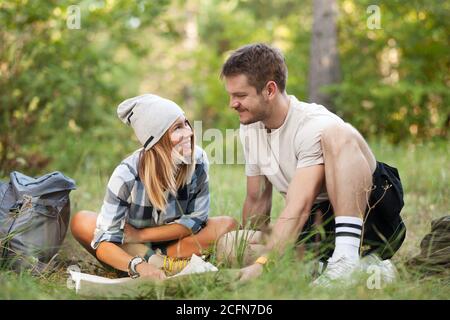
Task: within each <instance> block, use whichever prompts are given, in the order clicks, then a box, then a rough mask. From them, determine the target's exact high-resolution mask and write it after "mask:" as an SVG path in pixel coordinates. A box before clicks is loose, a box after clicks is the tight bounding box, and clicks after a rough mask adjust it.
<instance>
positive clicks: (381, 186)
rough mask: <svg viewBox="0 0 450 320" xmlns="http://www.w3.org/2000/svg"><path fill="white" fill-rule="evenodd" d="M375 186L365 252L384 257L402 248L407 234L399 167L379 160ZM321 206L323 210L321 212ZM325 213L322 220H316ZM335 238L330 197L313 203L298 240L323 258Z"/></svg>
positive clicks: (328, 254)
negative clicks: (401, 212) (316, 222)
mask: <svg viewBox="0 0 450 320" xmlns="http://www.w3.org/2000/svg"><path fill="white" fill-rule="evenodd" d="M372 177H373V186H372V191H371V193H370V197H369V205H370V206H368V208H367V209H366V211H365V216H364V221H365V222H364V232H363V236H362V238H363V245H362V248H361V249H362V255H363V256H364V255H367V254H370V253H376V254H378V255H379V256H380V257H381V258H382V259H389V258H391V257H392V256H393V255H394V254H395V252H397V250H398V249H399V248H400V246H401V245H402V243H403V241H404V240H405V236H406V227H405V225H404V223H403V220H402V218H401V217H400V211H401V210H402V208H403V205H404V202H403V188H402V184H401V181H400V176H399V174H398V171H397V169H396V168H393V167H391V166H389V165H387V164H385V163H382V162H377V167H376V169H375V172H374V173H373V176H372ZM318 210H320V212H318ZM317 214H321V221H322V223H321V224H320V225H319V226H317V225H315V224H314V222H315V220H316V218H317V217H316V215H317ZM334 240H335V223H334V212H333V207H332V206H331V203H330V201H325V202H321V203H319V204H316V205H314V206H313V208H312V210H311V215H310V216H309V218H308V220H307V222H306V223H305V226H304V227H303V231H302V232H301V234H300V235H299V238H298V243H299V244H300V243H303V244H305V245H306V248H307V249H314V250H316V253H317V254H318V256H319V258H320V259H322V260H326V259H328V258H329V257H331V255H332V254H333V251H334Z"/></svg>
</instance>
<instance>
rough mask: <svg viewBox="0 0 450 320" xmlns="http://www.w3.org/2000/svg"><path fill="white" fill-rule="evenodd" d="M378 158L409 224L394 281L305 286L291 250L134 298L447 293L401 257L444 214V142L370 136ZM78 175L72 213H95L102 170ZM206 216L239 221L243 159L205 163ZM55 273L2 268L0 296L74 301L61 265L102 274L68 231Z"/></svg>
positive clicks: (442, 283) (277, 201) (302, 268)
mask: <svg viewBox="0 0 450 320" xmlns="http://www.w3.org/2000/svg"><path fill="white" fill-rule="evenodd" d="M371 146H372V148H373V150H374V152H375V155H376V157H377V159H378V160H380V161H383V162H386V163H388V164H390V165H392V166H395V167H397V168H398V169H399V172H400V176H401V179H402V182H403V185H404V189H405V207H404V209H403V211H402V217H403V219H404V221H405V224H406V226H407V229H408V232H407V236H406V240H405V242H404V244H403V246H402V247H401V249H400V250H399V251H398V253H397V254H396V255H395V256H394V258H393V262H394V263H395V265H396V266H397V268H398V269H399V272H400V278H399V280H398V281H397V282H396V283H394V284H392V285H389V286H387V287H384V288H380V289H369V288H368V286H367V284H366V281H365V280H362V281H360V283H359V284H357V285H356V286H354V287H351V288H349V289H347V290H342V289H335V290H328V289H327V290H323V289H311V288H310V287H309V286H308V283H309V281H310V278H309V273H308V270H309V268H310V265H309V264H307V263H300V262H298V261H297V260H296V259H295V257H294V255H293V254H292V253H288V254H287V255H286V256H285V257H283V259H281V260H280V261H278V262H277V263H276V265H274V266H272V267H271V269H270V270H268V271H267V272H266V273H265V274H264V275H263V276H262V277H261V278H259V279H257V280H255V281H252V282H250V283H247V284H239V283H237V282H236V281H235V280H234V276H235V273H233V272H232V271H229V270H228V271H227V270H225V271H224V272H219V274H218V275H214V276H206V277H194V278H192V279H188V280H186V281H185V282H176V283H170V284H168V285H167V286H166V287H163V288H161V287H158V288H155V287H154V286H152V285H149V287H148V290H145V291H143V292H142V295H141V296H139V297H138V298H149V299H174V298H177V299H180V298H182V299H448V297H449V296H450V286H449V278H448V277H436V276H434V277H421V276H420V275H418V274H417V273H415V272H413V271H412V270H410V269H408V268H407V267H405V264H404V263H405V261H407V260H408V259H410V258H412V257H413V256H415V255H416V254H418V253H419V245H420V241H421V239H422V238H423V236H424V235H425V234H426V233H428V232H429V230H430V223H431V220H432V219H435V218H438V217H441V216H444V215H448V214H449V211H448V208H449V198H450V197H449V180H450V179H449V167H448V153H449V152H448V148H447V146H446V144H445V143H442V142H441V143H431V142H430V143H427V144H405V145H401V146H393V145H390V144H387V143H381V142H372V143H371ZM98 172H101V171H100V170H97V171H94V172H84V173H77V174H75V176H74V177H73V178H75V180H76V181H77V184H78V189H77V190H76V191H74V192H73V193H72V194H71V199H72V213H74V212H76V211H77V210H80V209H88V210H94V211H98V209H99V208H100V205H101V201H102V199H103V196H104V191H105V186H106V183H107V180H108V173H105V174H99V173H98ZM210 185H211V206H212V207H211V216H216V215H224V214H226V215H231V216H234V217H235V218H237V219H239V217H240V212H241V206H242V202H243V199H244V196H245V177H244V168H243V166H241V165H214V164H212V165H211V171H210ZM282 202H283V201H282V198H281V196H279V195H275V196H274V205H273V208H272V216H273V217H276V216H277V214H278V213H279V212H280V210H281V208H282ZM58 261H59V265H60V268H59V269H58V271H57V272H55V273H52V274H50V275H45V276H42V277H40V278H39V277H32V276H30V275H28V274H21V275H16V274H14V273H12V272H9V271H0V288H1V290H0V299H79V298H82V297H79V296H77V295H76V294H75V293H74V292H73V290H72V289H69V288H67V285H66V284H67V273H66V268H67V267H68V266H70V265H73V264H75V265H78V266H79V267H80V268H81V270H82V271H83V272H88V273H100V274H102V275H105V276H111V277H112V276H114V274H113V273H110V272H109V273H108V272H105V270H104V269H102V268H101V266H100V265H99V264H98V263H97V262H96V261H95V259H93V258H92V257H90V256H89V255H88V254H87V253H86V251H85V250H84V249H83V248H81V246H80V245H78V244H77V243H76V241H75V240H74V239H73V237H72V236H71V235H70V234H68V235H67V237H66V240H65V242H64V245H63V248H62V250H61V251H60V255H59V257H58Z"/></svg>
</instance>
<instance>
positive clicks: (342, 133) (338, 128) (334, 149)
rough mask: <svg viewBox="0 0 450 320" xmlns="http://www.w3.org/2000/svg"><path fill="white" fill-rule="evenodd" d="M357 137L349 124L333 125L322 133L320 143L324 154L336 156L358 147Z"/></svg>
mask: <svg viewBox="0 0 450 320" xmlns="http://www.w3.org/2000/svg"><path fill="white" fill-rule="evenodd" d="M357 139H358V136H357V133H356V132H355V129H353V128H352V127H351V126H350V125H349V124H333V125H330V126H328V127H326V128H325V129H324V130H323V132H322V137H321V142H322V147H323V150H324V153H327V154H332V155H337V154H339V153H341V152H342V151H344V150H352V151H354V149H357V148H359V147H358V140H357Z"/></svg>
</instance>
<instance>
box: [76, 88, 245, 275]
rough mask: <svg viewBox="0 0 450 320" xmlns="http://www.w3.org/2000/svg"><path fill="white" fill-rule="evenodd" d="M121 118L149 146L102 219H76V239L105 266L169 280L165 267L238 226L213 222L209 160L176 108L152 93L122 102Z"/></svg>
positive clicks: (131, 160)
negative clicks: (210, 210)
mask: <svg viewBox="0 0 450 320" xmlns="http://www.w3.org/2000/svg"><path fill="white" fill-rule="evenodd" d="M117 113H118V116H119V118H120V119H121V120H122V121H123V122H124V123H126V124H128V125H130V126H131V127H132V128H133V129H134V132H135V134H136V136H137V138H138V140H139V141H140V143H141V144H142V146H143V147H142V148H141V149H139V150H137V151H135V152H134V153H133V154H132V155H131V156H129V157H127V158H126V159H125V160H123V161H122V162H121V163H120V164H119V165H118V166H117V167H116V169H115V170H114V172H113V174H112V176H111V178H110V180H109V183H108V188H107V192H106V196H105V199H104V202H103V206H102V208H101V211H100V214H99V215H97V214H96V213H95V212H90V211H80V212H78V213H76V214H75V215H74V216H73V218H72V221H71V230H72V234H73V236H74V237H75V239H77V240H78V241H79V242H80V243H81V245H83V246H84V247H85V248H86V249H87V250H88V251H89V252H90V253H91V254H93V255H94V256H95V257H96V258H97V259H98V260H99V261H101V262H102V263H105V264H107V265H109V266H112V267H114V268H115V269H118V270H122V271H126V272H128V274H129V275H130V276H131V277H139V276H149V277H153V278H157V279H163V278H165V276H166V275H165V273H164V271H163V270H161V268H159V267H161V266H162V265H164V267H165V268H163V269H170V267H169V268H168V266H169V265H170V266H171V267H173V266H174V263H173V262H174V261H175V262H180V259H186V258H189V257H191V255H192V254H194V253H195V254H197V255H199V254H201V253H202V250H204V249H206V248H208V247H209V246H211V245H212V244H215V242H216V241H217V240H218V239H219V238H220V237H221V236H222V235H224V234H226V233H227V232H229V231H231V230H233V229H235V227H236V225H237V222H236V221H235V220H234V219H233V218H231V217H226V216H221V217H213V218H209V217H208V213H209V189H208V159H207V157H206V154H205V153H204V151H203V150H202V149H201V148H200V147H198V146H195V144H194V134H193V131H192V128H191V125H190V124H189V122H188V121H187V120H186V118H185V116H184V112H183V111H182V110H181V108H180V107H179V106H178V105H177V104H175V103H174V102H172V101H170V100H166V99H163V98H161V97H158V96H156V95H151V94H145V95H141V96H137V97H134V98H131V99H128V100H125V101H124V102H122V103H121V104H120V105H119V107H118V109H117ZM155 258H156V259H155ZM161 258H164V259H163V263H162V264H161V261H159V262H158V259H161ZM149 261H150V262H151V263H149ZM152 261H153V262H152ZM183 261H184V262H186V260H181V262H183ZM166 262H167V264H166ZM184 264H185V263H184ZM184 264H183V263H178V265H184ZM169 271H170V270H169Z"/></svg>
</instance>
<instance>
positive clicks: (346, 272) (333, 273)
mask: <svg viewBox="0 0 450 320" xmlns="http://www.w3.org/2000/svg"><path fill="white" fill-rule="evenodd" d="M355 271H359V259H350V258H348V257H347V256H341V257H339V258H337V259H335V260H334V259H332V258H330V259H328V265H327V268H326V269H325V272H324V273H323V274H322V275H320V276H319V277H318V278H317V279H316V280H314V281H313V283H312V286H314V287H331V286H332V285H333V284H341V285H349V284H350V285H351V284H352V283H353V281H352V274H353V272H355Z"/></svg>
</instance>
